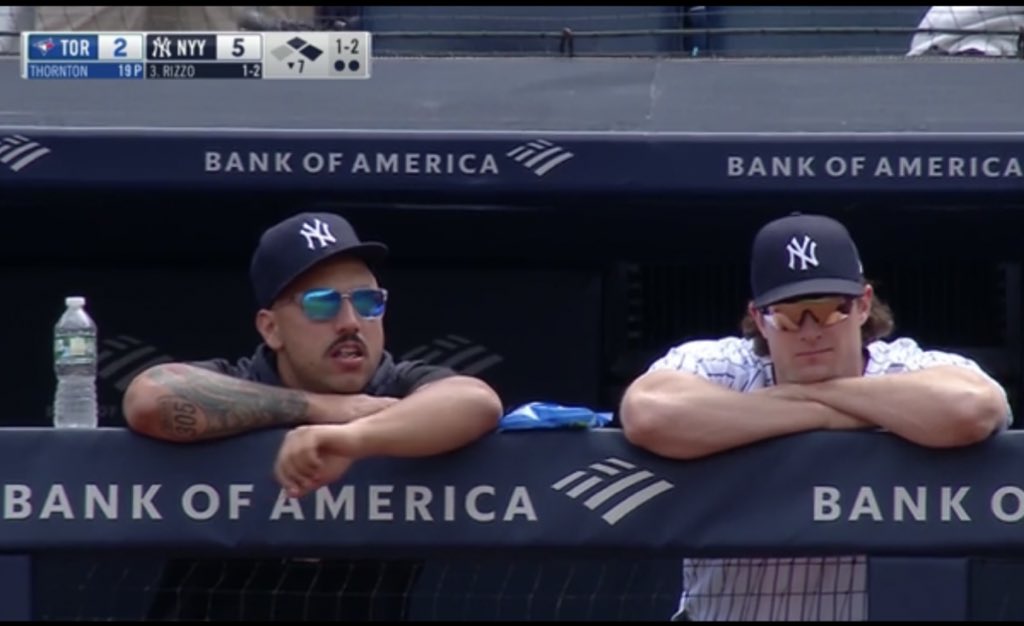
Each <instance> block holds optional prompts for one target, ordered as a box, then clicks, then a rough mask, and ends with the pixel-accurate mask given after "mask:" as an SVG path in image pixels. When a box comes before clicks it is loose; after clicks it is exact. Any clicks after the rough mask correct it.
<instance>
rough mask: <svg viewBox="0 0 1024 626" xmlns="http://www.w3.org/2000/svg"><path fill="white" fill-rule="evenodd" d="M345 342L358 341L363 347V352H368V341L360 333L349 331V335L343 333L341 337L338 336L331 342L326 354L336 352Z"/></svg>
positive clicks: (361, 347)
mask: <svg viewBox="0 0 1024 626" xmlns="http://www.w3.org/2000/svg"><path fill="white" fill-rule="evenodd" d="M343 343H358V344H359V347H360V349H362V351H363V354H366V352H367V349H366V341H365V340H364V339H363V337H362V335H360V334H359V333H349V334H347V335H342V336H341V337H338V338H337V339H336V340H334V341H333V342H332V343H331V345H330V346H328V348H327V350H326V351H325V352H324V355H325V356H330V355H331V352H334V351H335V350H336V349H338V347H339V346H341V344H343Z"/></svg>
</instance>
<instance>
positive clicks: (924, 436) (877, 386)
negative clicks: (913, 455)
mask: <svg viewBox="0 0 1024 626" xmlns="http://www.w3.org/2000/svg"><path fill="white" fill-rule="evenodd" d="M1008 414H1009V407H1008V405H1007V402H1006V397H1005V394H1004V393H1003V391H1002V389H1000V388H999V386H998V385H996V384H995V383H993V382H992V381H991V380H989V379H988V378H986V377H985V376H983V375H982V374H979V373H978V372H975V371H973V370H971V369H968V368H965V367H960V366H954V365H942V366H936V367H930V368H927V369H922V370H917V371H913V372H905V373H898V374H886V375H883V376H871V377H852V378H839V379H835V380H830V381H827V382H822V383H814V384H808V385H779V386H776V387H768V388H765V389H761V390H758V391H755V392H750V393H741V392H738V391H733V390H731V389H726V388H724V387H722V386H719V385H716V384H715V383H712V382H710V381H708V380H706V379H704V378H701V377H700V376H697V375H695V374H691V373H688V372H680V371H674V370H657V371H652V372H649V373H647V374H644V375H643V376H641V377H640V378H638V379H637V380H636V381H634V382H633V384H632V385H630V387H629V388H628V389H627V390H626V393H625V395H624V396H623V400H622V405H621V407H620V419H621V421H622V427H623V430H624V433H625V435H626V437H627V438H628V439H629V441H630V442H632V443H633V444H635V445H638V446H640V447H642V448H645V449H647V450H649V451H651V452H654V453H656V454H660V455H662V456H666V457H670V458H678V459H693V458H699V457H703V456H707V455H710V454H714V453H716V452H721V451H723V450H728V449H731V448H735V447H739V446H743V445H747V444H750V443H754V442H756V441H760V440H762V439H768V438H771V437H777V436H781V435H788V434H793V433H797V432H803V431H808V430H819V429H833V430H846V429H857V428H883V429H886V430H888V431H890V432H892V433H894V434H896V435H899V436H901V437H903V438H905V439H907V440H909V441H912V442H914V443H917V444H920V445H923V446H928V447H935V448H946V447H955V446H963V445H969V444H971V443H975V442H978V441H981V440H983V439H985V438H987V437H988V436H990V435H991V434H992V433H993V432H995V431H996V430H998V429H999V428H1000V427H1001V426H1003V425H1004V424H1005V423H1006V419H1007V416H1008Z"/></svg>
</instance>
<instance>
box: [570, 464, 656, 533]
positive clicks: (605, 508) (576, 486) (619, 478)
mask: <svg viewBox="0 0 1024 626" xmlns="http://www.w3.org/2000/svg"><path fill="white" fill-rule="evenodd" d="M673 487H675V485H673V484H672V483H670V482H668V481H667V480H663V479H660V478H658V477H657V476H655V475H654V474H652V473H651V472H648V471H647V470H645V469H641V468H639V467H637V466H635V465H633V464H632V463H629V462H627V461H623V460H622V459H617V458H615V457H609V458H607V459H605V460H603V461H600V462H597V463H592V464H591V465H590V466H589V467H587V469H584V470H577V471H575V472H573V473H571V474H569V475H568V476H566V477H564V478H562V479H561V480H559V481H558V482H556V483H555V484H553V485H551V488H552V489H554V490H555V491H558V492H560V493H562V494H564V495H566V496H568V497H570V498H572V499H573V500H580V499H581V498H584V497H585V498H586V499H585V500H582V502H583V506H585V507H587V508H588V509H590V510H591V511H598V512H600V513H601V519H603V520H604V521H605V522H607V523H608V525H609V526H614V525H615V524H617V523H619V522H620V521H622V520H623V519H624V518H625V517H626V516H627V515H629V514H631V513H633V512H634V511H636V510H638V509H639V508H640V507H641V506H643V505H644V504H646V503H647V502H649V501H651V500H652V499H654V498H655V497H657V496H659V495H661V494H663V493H665V492H666V491H668V490H669V489H672V488H673Z"/></svg>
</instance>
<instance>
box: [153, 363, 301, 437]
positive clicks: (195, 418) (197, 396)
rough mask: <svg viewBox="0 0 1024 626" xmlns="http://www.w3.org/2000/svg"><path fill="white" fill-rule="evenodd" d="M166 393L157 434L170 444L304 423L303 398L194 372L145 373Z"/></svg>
mask: <svg viewBox="0 0 1024 626" xmlns="http://www.w3.org/2000/svg"><path fill="white" fill-rule="evenodd" d="M146 376H147V377H149V379H150V380H151V381H152V382H154V383H157V384H159V385H160V386H161V387H163V388H164V389H165V390H166V393H165V394H163V395H161V396H160V397H159V398H157V406H158V407H159V414H160V429H161V430H162V431H163V433H164V434H165V435H168V436H170V437H173V438H174V439H179V440H180V439H194V440H199V439H213V438H217V437H224V436H227V435H233V434H237V433H242V432H246V431H250V430H255V429H258V428H264V427H267V426H276V425H280V424H294V423H300V422H305V421H308V409H309V401H308V400H307V398H306V396H305V394H303V393H302V392H300V391H295V390H291V389H281V388H278V387H271V386H268V385H261V384H259V383H252V382H249V381H245V380H239V379H237V378H232V377H230V376H225V375H223V374H217V373H215V372H208V371H206V370H203V369H200V368H195V367H190V366H187V367H157V368H154V369H153V370H150V371H149V372H147V373H146Z"/></svg>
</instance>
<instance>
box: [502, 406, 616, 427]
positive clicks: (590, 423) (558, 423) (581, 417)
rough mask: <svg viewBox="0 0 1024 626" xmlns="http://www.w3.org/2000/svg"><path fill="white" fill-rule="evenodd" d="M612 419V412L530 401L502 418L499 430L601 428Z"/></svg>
mask: <svg viewBox="0 0 1024 626" xmlns="http://www.w3.org/2000/svg"><path fill="white" fill-rule="evenodd" d="M611 421H612V414H611V413H597V412H594V411H591V410H590V409H588V408H585V407H576V406H562V405H560V404H552V403H550V402H528V403H526V404H524V405H522V406H519V407H517V408H515V409H513V410H512V411H511V412H509V413H508V414H507V415H505V416H504V417H502V418H501V422H500V423H499V424H498V431H499V432H504V431H507V430H536V429H544V428H547V429H552V428H579V429H584V428H601V427H602V426H606V425H607V424H608V423H609V422H611Z"/></svg>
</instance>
